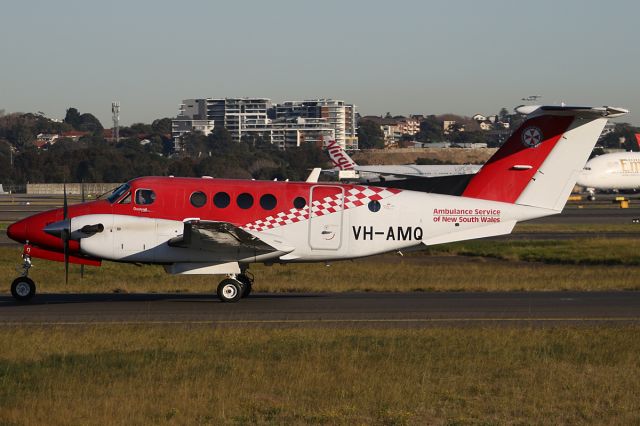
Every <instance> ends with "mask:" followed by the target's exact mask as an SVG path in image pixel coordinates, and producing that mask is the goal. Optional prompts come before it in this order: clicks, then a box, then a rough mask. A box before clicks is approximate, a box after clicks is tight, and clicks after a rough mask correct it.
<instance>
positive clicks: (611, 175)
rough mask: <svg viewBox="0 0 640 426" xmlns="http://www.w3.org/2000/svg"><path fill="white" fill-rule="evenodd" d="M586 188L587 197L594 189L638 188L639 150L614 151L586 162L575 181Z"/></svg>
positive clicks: (592, 196) (639, 177)
mask: <svg viewBox="0 0 640 426" xmlns="http://www.w3.org/2000/svg"><path fill="white" fill-rule="evenodd" d="M576 183H577V184H578V185H580V186H582V187H584V188H586V190H587V192H589V199H590V200H595V191H596V190H620V189H622V190H629V189H640V152H614V153H611V154H604V155H600V156H598V157H594V158H592V159H591V160H589V161H588V162H587V164H586V165H585V167H584V169H583V170H582V172H581V173H580V176H578V180H577V182H576Z"/></svg>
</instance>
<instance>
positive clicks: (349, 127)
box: [275, 99, 358, 149]
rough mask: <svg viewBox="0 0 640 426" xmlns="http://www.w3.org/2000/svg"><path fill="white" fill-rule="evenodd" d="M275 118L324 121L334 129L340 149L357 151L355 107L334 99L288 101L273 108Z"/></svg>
mask: <svg viewBox="0 0 640 426" xmlns="http://www.w3.org/2000/svg"><path fill="white" fill-rule="evenodd" d="M275 117H276V118H277V119H278V118H293V117H303V118H321V119H325V120H327V123H328V124H329V125H330V126H331V127H332V128H334V129H335V140H336V142H337V143H338V144H339V145H340V146H341V147H343V148H344V149H358V133H357V132H358V127H357V124H356V106H355V105H353V104H347V103H345V102H344V101H340V100H334V99H313V100H306V101H288V102H284V103H282V104H278V105H276V106H275ZM327 143H328V142H327Z"/></svg>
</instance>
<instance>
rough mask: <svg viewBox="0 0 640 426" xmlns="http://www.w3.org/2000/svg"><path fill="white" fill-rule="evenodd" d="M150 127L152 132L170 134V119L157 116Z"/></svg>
mask: <svg viewBox="0 0 640 426" xmlns="http://www.w3.org/2000/svg"><path fill="white" fill-rule="evenodd" d="M151 129H152V131H153V132H154V133H159V134H161V135H170V134H171V119H170V118H159V119H157V120H153V123H151Z"/></svg>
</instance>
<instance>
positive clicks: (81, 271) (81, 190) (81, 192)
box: [80, 179, 104, 280]
mask: <svg viewBox="0 0 640 426" xmlns="http://www.w3.org/2000/svg"><path fill="white" fill-rule="evenodd" d="M80 196H81V197H82V198H81V201H82V204H84V179H82V181H81V182H80ZM101 226H102V225H101ZM84 228H85V227H83V229H84ZM103 229H104V227H103ZM83 232H84V231H83ZM100 232H102V231H100ZM80 279H81V280H82V279H84V265H80Z"/></svg>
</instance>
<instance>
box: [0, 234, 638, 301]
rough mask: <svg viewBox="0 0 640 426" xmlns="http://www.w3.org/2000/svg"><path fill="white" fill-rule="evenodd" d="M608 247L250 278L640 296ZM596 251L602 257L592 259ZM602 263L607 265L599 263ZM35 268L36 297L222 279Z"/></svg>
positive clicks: (476, 252)
mask: <svg viewBox="0 0 640 426" xmlns="http://www.w3.org/2000/svg"><path fill="white" fill-rule="evenodd" d="M587 241H590V240H587ZM607 241H610V240H603V242H602V243H600V242H598V241H597V240H596V241H595V242H592V243H588V242H571V243H570V244H572V245H573V247H574V248H575V250H574V251H573V252H572V251H567V250H566V249H565V247H564V246H563V244H564V242H553V243H549V242H544V241H542V242H541V241H530V242H521V241H516V242H505V241H500V242H492V241H485V242H482V243H479V242H478V243H476V242H470V243H466V244H459V245H445V246H436V247H433V248H431V249H430V251H431V253H432V255H429V253H416V254H411V255H406V256H405V257H400V256H397V255H386V256H377V257H373V258H368V259H361V260H357V261H347V262H336V263H334V264H332V265H331V266H329V267H327V266H325V265H324V264H297V265H287V266H282V265H275V266H271V267H267V266H263V265H252V266H251V271H252V272H253V273H254V274H255V276H256V285H255V290H256V291H260V292H265V291H268V292H341V291H521V290H539V291H548V290H638V289H640V281H639V280H638V276H640V266H638V263H637V262H636V260H637V256H638V253H640V250H638V249H636V248H635V246H634V244H637V243H636V242H634V241H629V240H620V244H629V245H628V246H619V245H617V243H615V242H611V243H608V242H607ZM625 247H626V248H625ZM639 248H640V247H639ZM596 249H597V250H599V253H601V254H598V255H592V254H590V253H591V252H592V251H594V252H595V250H596ZM625 250H626V252H625ZM576 251H580V252H576ZM453 253H460V254H465V256H454V255H452V254H453ZM433 254H435V255H436V256H433ZM484 256H486V257H484ZM536 256H537V257H536ZM598 256H602V259H601V260H598ZM494 257H495V258H501V259H494ZM502 259H507V260H502ZM518 259H522V260H540V261H541V262H525V261H521V260H518ZM576 259H578V260H581V263H583V264H553V263H550V264H548V263H543V262H544V261H553V262H555V261H560V262H565V261H566V262H571V263H576ZM620 259H626V260H625V261H624V262H622V261H621V260H620ZM598 262H600V263H598ZM625 262H626V263H625ZM19 263H20V249H19V248H0V278H1V281H2V282H4V283H5V284H4V285H3V286H1V287H0V292H4V293H7V292H8V287H9V283H10V282H11V280H12V279H13V278H14V277H16V276H17V273H16V271H15V267H16V266H17V265H18V264H19ZM577 263H580V262H577ZM613 263H620V264H619V265H617V266H616V265H612V264H613ZM34 264H35V266H34V268H32V269H31V273H30V276H31V277H32V278H33V279H34V280H35V281H36V283H37V284H38V291H39V292H45V293H46V292H49V293H60V292H66V293H76V292H79V293H110V292H125V293H136V292H139V293H166V292H169V293H171V292H198V293H207V292H213V291H214V289H215V287H216V286H217V283H218V282H219V280H220V279H221V277H219V276H207V275H204V276H197V275H185V276H180V275H178V276H172V275H167V274H165V272H164V270H163V269H162V268H161V267H159V266H142V267H138V266H134V265H129V264H119V263H112V262H105V263H104V264H103V266H102V267H101V268H91V267H87V268H86V272H85V278H84V280H81V279H80V278H79V272H78V271H79V268H78V267H77V266H75V265H71V273H70V281H69V284H65V283H64V267H63V265H62V264H61V263H57V262H48V261H45V260H40V259H35V260H34Z"/></svg>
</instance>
